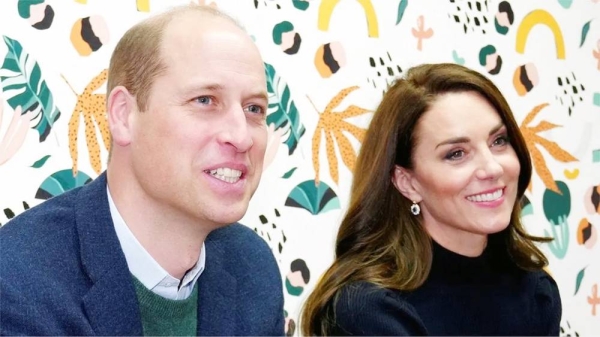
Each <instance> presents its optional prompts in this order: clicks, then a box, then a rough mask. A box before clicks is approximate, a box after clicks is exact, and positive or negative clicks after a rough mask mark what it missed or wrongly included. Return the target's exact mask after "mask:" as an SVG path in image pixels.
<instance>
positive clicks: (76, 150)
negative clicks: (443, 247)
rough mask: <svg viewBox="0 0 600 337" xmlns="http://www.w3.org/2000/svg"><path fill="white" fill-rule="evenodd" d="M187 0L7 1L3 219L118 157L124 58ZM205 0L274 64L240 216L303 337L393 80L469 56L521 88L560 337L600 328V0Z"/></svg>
mask: <svg viewBox="0 0 600 337" xmlns="http://www.w3.org/2000/svg"><path fill="white" fill-rule="evenodd" d="M188 2H189V0H188V1H184V0H180V1H175V0H137V1H136V0H119V1H116V0H111V1H107V0H3V1H1V2H0V35H1V36H2V40H3V41H0V62H1V63H2V66H1V68H0V83H1V88H2V91H1V92H0V224H1V225H3V224H6V222H7V221H9V220H10V219H11V218H13V217H14V216H15V215H17V214H19V213H21V212H23V211H24V210H26V209H28V208H30V207H33V206H35V205H37V204H39V203H41V202H43V201H44V200H46V199H48V198H50V197H52V196H55V195H58V194H60V193H63V192H64V191H66V190H69V189H71V188H74V187H76V186H80V185H83V184H86V183H88V182H89V181H90V180H91V179H93V178H95V177H96V176H97V175H98V174H99V173H100V172H101V171H102V170H104V169H105V167H106V159H107V147H108V146H109V139H108V137H109V135H108V131H107V128H106V112H105V106H104V99H105V93H106V89H105V88H106V86H105V82H106V74H107V73H106V68H107V67H108V62H109V58H110V54H111V52H112V50H113V48H114V46H115V44H116V42H117V41H118V39H119V38H120V37H121V36H122V35H123V33H124V32H125V31H126V30H127V29H128V28H129V27H130V26H131V25H133V24H134V23H136V22H137V21H139V20H141V19H143V18H146V17H148V16H149V15H152V13H155V12H158V11H161V10H163V9H165V8H168V7H169V6H172V5H174V4H184V3H188ZM193 2H194V1H193ZM195 2H197V3H202V4H204V3H205V4H208V5H211V6H217V7H219V8H221V9H223V10H225V11H226V12H228V13H230V14H232V15H233V16H234V17H236V18H238V19H239V20H240V21H241V22H242V23H243V24H244V25H245V26H246V28H247V30H248V32H249V33H250V34H251V35H252V37H253V38H254V40H255V41H256V43H257V44H258V46H259V48H260V50H261V52H262V55H263V58H264V61H265V69H266V74H267V79H268V90H269V95H270V103H269V114H268V117H267V122H268V125H269V145H268V149H267V154H266V157H265V161H266V169H265V171H264V174H263V177H262V183H261V185H260V187H259V189H258V191H257V192H256V195H255V198H254V199H253V201H252V202H251V205H250V209H249V211H248V213H247V215H246V216H245V217H244V218H243V219H242V221H241V222H242V223H243V224H245V225H247V226H249V227H250V228H253V229H254V230H255V231H256V232H257V233H258V234H259V235H260V236H261V237H263V238H264V239H265V240H266V241H267V242H268V243H269V245H270V246H271V248H272V249H273V252H274V254H275V256H276V258H277V261H278V262H279V267H280V270H281V277H282V283H283V284H284V291H285V300H286V303H285V309H286V315H287V322H286V331H287V333H288V334H289V335H297V334H298V329H297V326H298V324H297V321H298V314H299V310H300V307H301V305H302V303H303V301H304V299H305V298H306V295H307V294H308V293H309V292H310V291H311V290H312V288H313V287H314V285H315V283H316V282H317V280H318V278H319V276H320V275H321V273H322V272H323V271H324V270H325V268H326V267H327V266H328V265H329V264H330V263H331V261H332V259H333V243H334V239H335V234H336V231H337V228H338V226H339V223H340V220H341V218H342V216H343V214H344V211H345V209H346V207H347V204H348V196H349V190H350V187H351V179H352V174H353V173H352V168H353V165H354V162H355V160H356V153H357V151H358V149H359V148H360V144H361V140H362V138H363V136H364V132H365V128H366V127H367V125H368V123H369V120H370V118H371V116H372V111H373V110H374V109H375V108H376V106H377V104H378V102H379V100H380V99H381V96H382V94H383V92H384V91H385V89H386V86H387V84H388V83H390V81H392V80H393V79H394V78H395V77H397V76H400V75H402V74H403V72H405V71H406V70H407V69H408V68H409V67H411V66H413V65H417V64H420V63H424V62H455V63H459V64H463V65H466V66H468V67H471V68H473V69H475V70H478V71H480V72H482V73H484V74H486V75H487V76H488V77H489V78H490V79H491V80H492V81H494V83H496V84H497V85H498V86H499V88H500V89H501V90H502V92H503V93H504V95H505V96H506V97H507V99H508V101H509V103H510V104H511V107H512V108H513V110H514V113H515V115H516V119H517V121H518V122H519V124H520V127H521V130H522V132H523V134H524V135H525V138H526V140H527V142H528V145H529V149H530V151H531V155H532V158H533V163H534V175H533V180H532V184H531V186H530V187H529V189H528V191H527V193H526V200H525V203H526V207H525V208H524V209H523V214H522V215H523V217H524V221H525V223H526V226H527V229H528V230H529V231H530V232H531V233H532V234H536V235H547V236H552V237H554V238H555V240H554V241H553V242H552V243H550V244H547V245H544V246H542V249H543V251H544V252H545V253H546V254H547V255H548V257H549V259H550V261H551V263H550V266H549V272H550V273H551V274H552V275H553V276H554V278H555V279H556V281H557V283H558V285H559V288H560V291H561V296H562V300H563V321H562V324H561V326H562V332H561V333H562V335H565V336H566V335H570V336H575V335H577V334H578V335H580V336H591V335H597V334H598V333H600V293H599V291H598V285H599V283H600V248H599V247H598V245H597V241H598V227H599V226H600V204H599V203H600V135H599V133H600V2H599V1H598V0H529V1H516V0H513V1H497V0H494V1H492V0H490V1H468V0H427V1H424V0H419V1H416V0H410V1H409V0H341V1H339V0H323V1H317V0H313V1H303V0H221V1H210V0H206V1H203V0H196V1H195ZM355 173H356V174H360V173H359V172H355ZM491 305H492V304H491ZM511 310H512V309H511ZM516 310H518V308H517V309H516Z"/></svg>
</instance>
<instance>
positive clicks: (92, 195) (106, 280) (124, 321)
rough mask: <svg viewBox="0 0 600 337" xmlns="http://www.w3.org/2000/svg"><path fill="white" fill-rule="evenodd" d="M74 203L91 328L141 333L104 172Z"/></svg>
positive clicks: (104, 332) (109, 332)
mask: <svg viewBox="0 0 600 337" xmlns="http://www.w3.org/2000/svg"><path fill="white" fill-rule="evenodd" d="M75 207H76V209H75V212H76V222H77V231H78V234H79V242H80V251H81V261H82V265H83V268H84V269H85V271H86V272H87V274H88V276H89V277H90V280H91V281H92V286H91V289H90V290H89V292H88V293H87V294H86V295H85V296H84V297H83V304H84V307H85V310H86V313H87V316H88V319H89V322H90V324H91V326H92V328H93V329H94V332H95V333H96V334H98V335H112V336H119V335H121V336H123V335H137V336H139V335H142V334H143V329H142V323H141V316H140V312H139V305H138V302H137V295H136V293H135V287H134V285H133V280H132V276H131V274H130V272H129V268H128V266H127V261H126V260H125V255H124V254H123V251H122V249H121V244H120V243H119V239H118V238H117V234H116V232H115V229H114V225H113V222H112V217H111V215H110V208H109V205H108V196H107V194H106V173H103V174H102V175H100V176H99V177H98V178H96V180H94V181H93V182H91V183H89V184H88V185H87V186H85V187H83V188H82V189H81V191H80V193H79V196H78V201H77V204H76V205H75Z"/></svg>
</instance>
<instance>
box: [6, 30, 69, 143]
mask: <svg viewBox="0 0 600 337" xmlns="http://www.w3.org/2000/svg"><path fill="white" fill-rule="evenodd" d="M4 42H5V43H6V46H7V47H8V53H7V54H6V57H5V58H4V63H3V64H2V68H1V69H0V81H2V86H3V90H4V92H5V93H6V95H7V97H8V98H7V102H8V104H9V105H10V106H11V107H12V108H13V109H15V110H16V109H17V107H18V106H20V107H21V108H22V113H21V114H25V113H27V112H29V111H33V112H34V114H33V116H34V117H33V119H32V121H34V123H35V125H34V126H33V127H32V128H33V129H36V130H37V132H38V133H39V135H40V137H39V141H40V142H43V141H44V140H46V137H48V134H50V130H51V129H52V125H53V124H54V122H56V121H57V120H58V118H59V117H60V111H59V110H58V108H57V107H56V105H55V104H54V98H53V97H52V93H51V92H50V90H49V89H48V86H47V85H46V81H44V80H43V79H42V71H41V69H40V66H39V65H38V63H37V62H36V61H35V60H34V59H33V58H32V57H31V56H30V55H29V54H28V53H27V52H26V51H24V50H23V47H22V46H21V44H20V43H19V41H17V40H13V39H11V38H9V37H7V36H4Z"/></svg>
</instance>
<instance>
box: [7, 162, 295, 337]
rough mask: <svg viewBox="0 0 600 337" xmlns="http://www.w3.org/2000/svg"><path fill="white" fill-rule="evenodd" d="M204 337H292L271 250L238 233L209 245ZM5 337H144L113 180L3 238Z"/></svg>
mask: <svg viewBox="0 0 600 337" xmlns="http://www.w3.org/2000/svg"><path fill="white" fill-rule="evenodd" d="M205 245H206V254H207V255H206V268H205V270H204V272H203V273H202V275H201V276H200V278H199V279H198V282H199V284H198V290H199V294H198V331H197V332H198V335H280V336H281V335H284V325H283V324H284V316H283V315H284V312H283V290H282V279H281V274H280V272H279V268H278V266H277V263H276V262H275V258H274V256H273V254H272V252H271V250H270V249H269V247H268V245H267V244H266V242H265V241H264V240H262V239H261V238H260V237H259V236H258V235H257V234H256V233H254V232H253V231H252V230H250V229H249V228H247V227H245V226H243V225H240V224H233V225H229V226H227V227H224V228H221V229H218V230H215V231H213V232H212V233H211V234H210V235H209V236H208V237H207V239H206V241H205ZM0 333H1V334H2V335H113V336H122V335H142V334H143V331H142V323H141V318H140V311H139V308H138V302H137V296H136V292H135V288H134V285H133V280H132V276H131V274H130V272H129V269H128V267H127V262H126V260H125V255H124V254H123V251H122V250H121V246H120V243H119V240H118V238H117V235H116V233H115V230H114V227H113V222H112V218H111V215H110V210H109V205H108V197H107V194H106V174H105V173H104V174H102V175H100V176H99V177H98V178H97V179H96V180H95V181H93V182H91V183H89V184H88V185H85V186H83V187H80V188H77V189H74V190H71V191H68V192H66V193H63V194H61V195H59V196H57V197H54V198H52V199H50V200H47V201H45V202H43V203H42V204H40V205H38V206H36V207H33V208H31V209H30V210H28V211H26V212H24V213H23V214H21V215H19V216H17V217H15V218H14V219H13V220H11V221H10V222H9V223H8V224H6V225H5V226H4V227H2V228H1V229H0Z"/></svg>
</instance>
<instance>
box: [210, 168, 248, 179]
mask: <svg viewBox="0 0 600 337" xmlns="http://www.w3.org/2000/svg"><path fill="white" fill-rule="evenodd" d="M209 173H210V175H212V176H213V177H215V178H217V179H220V180H223V181H226V182H228V183H235V182H237V181H238V180H240V177H241V176H242V171H239V170H235V169H231V168H229V167H219V168H218V169H215V170H210V171H209Z"/></svg>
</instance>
